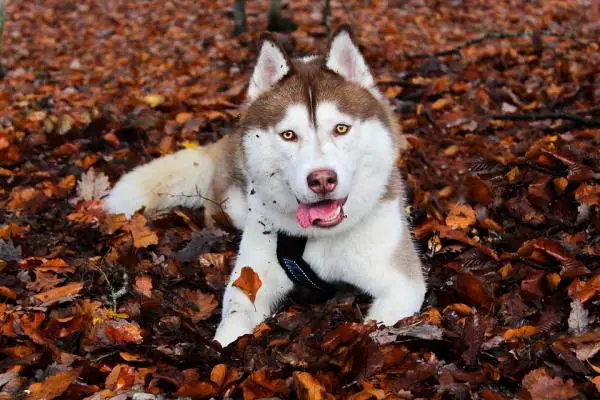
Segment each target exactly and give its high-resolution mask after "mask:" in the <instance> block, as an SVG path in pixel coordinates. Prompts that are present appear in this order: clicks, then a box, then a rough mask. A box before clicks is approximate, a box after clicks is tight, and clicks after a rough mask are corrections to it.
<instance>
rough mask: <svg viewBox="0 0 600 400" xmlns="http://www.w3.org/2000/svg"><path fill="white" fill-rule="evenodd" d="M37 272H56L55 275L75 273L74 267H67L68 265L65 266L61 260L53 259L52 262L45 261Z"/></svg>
mask: <svg viewBox="0 0 600 400" xmlns="http://www.w3.org/2000/svg"><path fill="white" fill-rule="evenodd" d="M37 270H38V271H43V272H48V271H52V272H56V273H57V274H64V273H66V272H68V273H73V272H75V267H72V266H69V264H67V263H66V262H65V260H63V259H62V258H55V259H53V260H48V261H46V262H45V263H43V264H42V265H41V266H39V267H38V268H37Z"/></svg>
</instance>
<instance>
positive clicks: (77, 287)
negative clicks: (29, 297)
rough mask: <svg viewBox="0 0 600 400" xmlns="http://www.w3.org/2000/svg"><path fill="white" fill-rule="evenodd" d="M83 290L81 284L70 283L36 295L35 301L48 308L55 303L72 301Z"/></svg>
mask: <svg viewBox="0 0 600 400" xmlns="http://www.w3.org/2000/svg"><path fill="white" fill-rule="evenodd" d="M81 289H83V282H71V283H68V284H66V285H64V286H60V287H57V288H54V289H51V290H48V291H46V292H42V293H39V294H36V295H35V296H33V297H35V298H36V299H37V300H39V301H41V302H42V305H43V306H49V305H51V304H54V303H57V302H64V301H69V300H72V299H73V298H74V297H75V296H78V295H79V292H80V291H81Z"/></svg>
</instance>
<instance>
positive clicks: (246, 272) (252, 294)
mask: <svg viewBox="0 0 600 400" xmlns="http://www.w3.org/2000/svg"><path fill="white" fill-rule="evenodd" d="M233 286H235V287H236V288H238V289H240V290H241V291H242V292H244V293H245V294H246V296H248V298H249V299H250V301H251V302H252V304H254V300H256V293H257V292H258V289H260V287H261V286H262V281H261V280H260V277H259V276H258V274H257V273H256V272H254V270H253V269H252V268H251V267H244V268H242V272H241V273H240V276H239V278H237V279H236V280H235V282H233Z"/></svg>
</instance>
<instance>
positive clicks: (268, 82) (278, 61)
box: [248, 32, 290, 100]
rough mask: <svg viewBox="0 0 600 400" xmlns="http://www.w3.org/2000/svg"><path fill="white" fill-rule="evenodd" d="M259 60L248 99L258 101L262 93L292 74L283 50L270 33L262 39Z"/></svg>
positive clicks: (250, 85) (253, 74)
mask: <svg viewBox="0 0 600 400" xmlns="http://www.w3.org/2000/svg"><path fill="white" fill-rule="evenodd" d="M259 48H260V50H259V53H258V60H257V61H256V66H255V67H254V72H253V73H252V77H251V78H250V84H249V86H248V98H249V99H250V100H254V99H256V98H257V97H258V96H259V95H260V94H261V93H264V92H265V91H267V90H269V89H270V88H271V87H273V85H275V84H276V83H277V82H279V81H280V80H281V78H283V77H284V76H285V75H286V74H287V73H288V72H290V63H289V60H288V58H287V56H286V54H285V51H284V50H283V48H282V47H281V46H280V45H279V43H278V42H277V40H276V39H275V38H274V37H273V35H271V34H270V33H268V32H267V33H263V34H262V35H261V37H260V45H259Z"/></svg>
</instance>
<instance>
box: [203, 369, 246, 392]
mask: <svg viewBox="0 0 600 400" xmlns="http://www.w3.org/2000/svg"><path fill="white" fill-rule="evenodd" d="M238 379H240V374H239V372H238V370H237V369H235V368H230V367H228V366H227V365H226V364H218V365H215V367H214V368H213V369H212V371H211V372H210V380H211V381H213V382H214V383H216V384H217V386H219V387H220V388H224V387H226V386H227V385H229V384H230V383H232V382H235V381H237V380H238Z"/></svg>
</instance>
